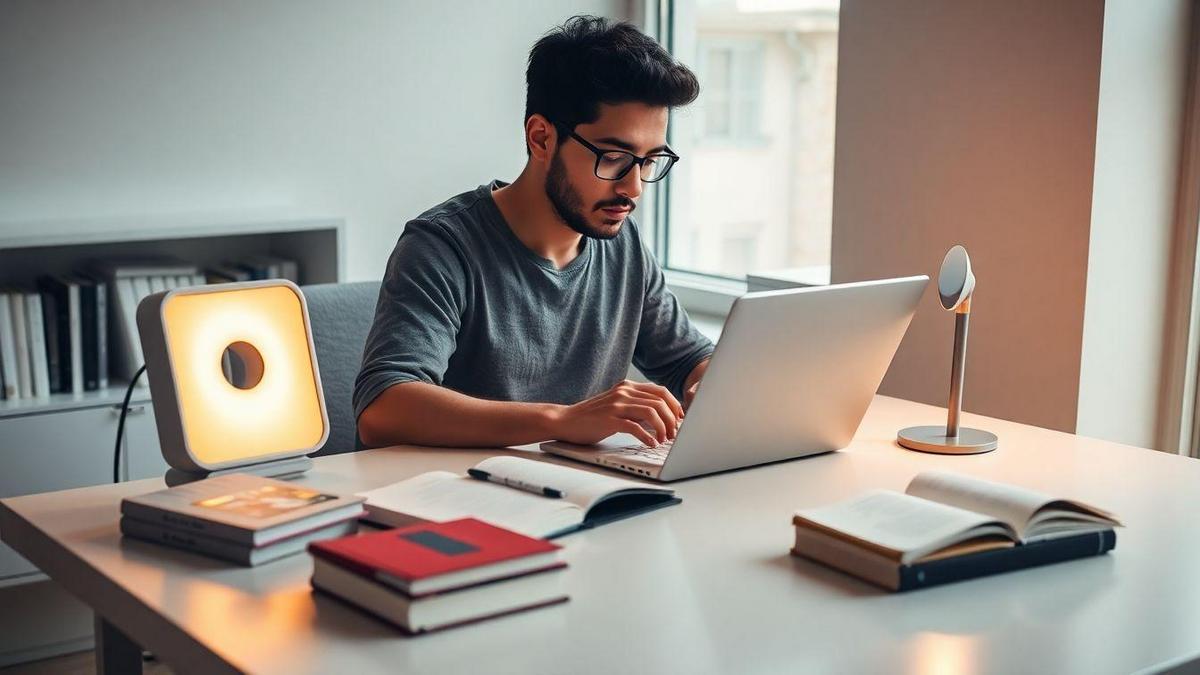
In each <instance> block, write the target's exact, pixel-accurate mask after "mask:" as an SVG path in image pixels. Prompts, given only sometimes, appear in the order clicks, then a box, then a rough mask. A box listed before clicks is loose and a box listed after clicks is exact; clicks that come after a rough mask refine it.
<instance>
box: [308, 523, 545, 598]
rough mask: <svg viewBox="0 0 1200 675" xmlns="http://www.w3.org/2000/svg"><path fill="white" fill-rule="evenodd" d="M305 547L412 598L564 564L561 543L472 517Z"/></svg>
mask: <svg viewBox="0 0 1200 675" xmlns="http://www.w3.org/2000/svg"><path fill="white" fill-rule="evenodd" d="M308 550H309V552H310V553H312V554H313V556H315V557H317V558H319V559H321V560H323V561H326V562H329V563H333V564H335V565H337V566H339V567H342V568H344V569H346V570H348V571H351V572H354V573H355V574H358V575H360V576H363V577H367V578H369V579H373V580H375V581H377V582H379V583H383V584H386V585H388V586H391V587H393V588H396V589H398V590H400V591H402V592H404V593H406V594H408V595H409V596H412V597H414V598H415V597H420V596H423V595H428V594H431V593H442V592H446V591H450V590H457V589H461V588H465V587H467V586H474V585H478V584H483V583H486V582H490V581H496V580H499V579H508V578H511V577H517V576H523V575H527V574H531V573H533V572H538V571H543V570H549V569H554V568H559V567H565V566H566V563H565V562H563V561H562V560H561V559H560V554H559V551H561V547H560V546H557V545H555V544H551V543H550V542H548V541H545V540H542V539H534V538H532V537H527V536H525V535H523V534H517V533H516V532H513V531H511V530H506V529H504V528H500V527H496V526H495V525H490V524H488V523H485V522H483V521H479V520H475V519H474V518H463V519H461V520H452V521H449V522H445V523H426V524H421V525H413V526H410V527H402V528H399V529H395V530H387V531H385V532H377V533H374V534H364V535H359V536H353V537H342V538H340V539H327V540H324V541H316V542H312V543H311V544H309V545H308Z"/></svg>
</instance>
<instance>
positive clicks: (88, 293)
mask: <svg viewBox="0 0 1200 675" xmlns="http://www.w3.org/2000/svg"><path fill="white" fill-rule="evenodd" d="M71 281H72V283H74V284H76V285H78V287H79V317H80V331H79V334H80V345H81V350H80V360H81V361H82V364H83V390H84V391H96V390H97V389H99V388H100V332H101V331H102V330H105V329H106V327H107V322H106V321H105V320H104V318H105V317H104V316H103V315H102V314H101V310H102V309H103V308H104V303H103V302H101V301H100V294H101V293H102V292H104V289H105V287H104V284H103V283H100V282H97V281H96V280H94V279H91V278H88V277H85V276H76V277H72V278H71ZM105 370H106V371H107V368H105ZM105 378H106V379H107V373H106V374H105Z"/></svg>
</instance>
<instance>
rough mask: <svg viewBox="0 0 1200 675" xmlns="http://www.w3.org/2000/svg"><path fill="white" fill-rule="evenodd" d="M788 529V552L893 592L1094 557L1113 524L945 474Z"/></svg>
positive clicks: (930, 474) (1073, 504) (815, 512)
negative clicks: (791, 541)
mask: <svg viewBox="0 0 1200 675" xmlns="http://www.w3.org/2000/svg"><path fill="white" fill-rule="evenodd" d="M792 523H793V524H794V525H795V528H796V541H795V546H794V547H793V549H792V553H794V554H795V555H799V556H803V557H807V558H811V559H813V560H815V561H817V562H821V563H824V564H826V565H829V566H831V567H835V568H837V569H840V570H842V571H844V572H848V573H850V574H853V575H855V576H858V577H860V578H863V579H865V580H867V581H870V582H872V583H875V584H878V585H880V586H883V587H884V588H887V589H890V590H901V591H903V590H909V589H913V588H922V587H925V586H932V585H936V584H939V583H947V582H950V581H958V580H961V579H968V578H972V577H977V576H983V575H985V574H995V573H998V572H1005V571H1011V570H1015V569H1022V568H1025V567H1033V566H1036V565H1043V564H1048V563H1053V562H1060V561H1063V560H1070V559H1073V558H1080V557H1084V556H1092V555H1098V554H1102V553H1105V552H1107V551H1109V550H1111V549H1112V548H1113V547H1115V546H1116V534H1115V532H1114V531H1113V528H1114V527H1119V526H1120V522H1119V521H1118V520H1117V519H1116V517H1114V516H1113V515H1112V514H1111V513H1108V512H1107V511H1104V510H1101V509H1098V508H1096V507H1094V506H1090V505H1087V504H1084V503H1082V502H1079V501H1074V500H1069V499H1060V498H1055V497H1052V496H1050V495H1046V494H1042V493H1040V492H1036V491H1033V490H1029V489H1026V488H1022V487H1018V486H1015V485H1006V484H1003V483H995V482H991V481H986V480H982V479H979V478H973V477H970V476H964V475H960V474H955V473H950V472H947V471H926V472H923V473H921V474H918V475H917V476H916V477H915V478H914V479H913V480H912V482H910V483H909V485H908V488H907V489H906V490H905V492H904V493H898V492H892V491H888V490H875V491H872V492H869V493H867V494H865V495H861V496H859V497H854V498H852V499H849V500H846V501H843V502H839V503H836V504H832V505H829V506H824V507H820V508H815V509H805V510H802V511H798V512H797V513H796V514H795V516H794V517H793V519H792Z"/></svg>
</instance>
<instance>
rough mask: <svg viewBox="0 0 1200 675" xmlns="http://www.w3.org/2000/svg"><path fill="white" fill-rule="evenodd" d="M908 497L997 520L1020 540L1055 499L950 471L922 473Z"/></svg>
mask: <svg viewBox="0 0 1200 675" xmlns="http://www.w3.org/2000/svg"><path fill="white" fill-rule="evenodd" d="M905 492H906V493H908V494H910V495H913V496H916V497H923V498H925V499H931V500H933V501H937V502H941V503H943V504H949V505H951V506H957V507H959V508H961V509H966V510H968V511H976V512H978V513H983V514H986V515H989V516H991V517H993V518H998V519H1000V520H1002V521H1004V522H1006V523H1008V524H1009V525H1012V526H1013V529H1015V530H1016V531H1017V533H1018V534H1019V535H1020V536H1021V537H1024V536H1025V529H1026V527H1027V526H1028V523H1029V520H1030V519H1031V518H1033V515H1034V514H1035V513H1037V511H1038V509H1040V508H1042V507H1043V506H1045V505H1046V504H1049V503H1050V502H1052V501H1054V498H1053V497H1051V496H1049V495H1046V494H1043V493H1041V492H1036V491H1034V490H1030V489H1027V488H1023V487H1019V486H1016V485H1006V484H1004V483H995V482H992V481H988V480H983V479H981V478H973V477H971V476H964V475H962V474H958V473H952V472H950V471H922V472H921V473H919V474H917V476H916V477H915V478H913V479H912V482H910V483H909V484H908V488H907V489H906V490H905Z"/></svg>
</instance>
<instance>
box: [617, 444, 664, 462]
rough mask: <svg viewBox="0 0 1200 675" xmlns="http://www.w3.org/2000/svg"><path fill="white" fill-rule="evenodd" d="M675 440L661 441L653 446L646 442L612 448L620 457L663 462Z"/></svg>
mask: <svg viewBox="0 0 1200 675" xmlns="http://www.w3.org/2000/svg"><path fill="white" fill-rule="evenodd" d="M674 443H675V442H674V441H667V442H665V443H659V444H658V447H656V448H652V447H650V446H648V445H644V444H636V445H626V446H622V447H620V448H615V449H613V450H612V454H614V455H617V456H618V457H636V458H638V459H642V460H649V461H651V462H658V463H660V464H661V463H662V462H664V461H666V459H667V453H668V452H670V451H671V446H672V445H673V444H674Z"/></svg>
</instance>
